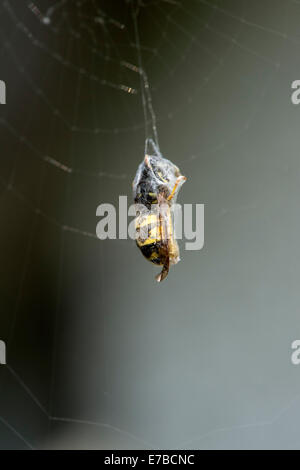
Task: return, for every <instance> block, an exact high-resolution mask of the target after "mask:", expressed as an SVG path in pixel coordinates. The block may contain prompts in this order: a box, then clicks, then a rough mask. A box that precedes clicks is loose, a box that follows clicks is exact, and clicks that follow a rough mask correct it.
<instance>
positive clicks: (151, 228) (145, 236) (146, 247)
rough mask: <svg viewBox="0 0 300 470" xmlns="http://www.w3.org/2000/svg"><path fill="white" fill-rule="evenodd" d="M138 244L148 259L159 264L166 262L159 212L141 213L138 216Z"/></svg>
mask: <svg viewBox="0 0 300 470" xmlns="http://www.w3.org/2000/svg"><path fill="white" fill-rule="evenodd" d="M136 244H137V246H138V247H139V249H140V250H141V252H142V253H143V255H144V256H145V258H147V260H148V261H151V263H154V264H157V265H163V264H164V262H165V253H164V249H163V244H162V240H161V226H160V221H159V215H158V214H147V215H140V216H138V217H137V218H136Z"/></svg>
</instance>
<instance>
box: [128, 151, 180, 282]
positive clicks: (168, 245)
mask: <svg viewBox="0 0 300 470" xmlns="http://www.w3.org/2000/svg"><path fill="white" fill-rule="evenodd" d="M185 181H186V177H185V176H183V175H181V173H180V170H179V168H178V167H177V166H176V165H174V164H173V163H172V162H171V161H169V160H167V159H166V158H163V157H162V156H161V155H160V154H159V155H146V156H145V158H144V161H143V162H142V163H141V164H140V166H139V168H138V171H137V173H136V176H135V179H134V181H133V191H134V203H135V207H136V219H135V229H136V244H137V246H138V248H139V249H140V250H141V252H142V254H143V255H144V256H145V258H146V259H147V260H149V261H150V262H151V263H153V264H155V265H157V266H162V271H161V272H160V273H159V274H158V275H157V276H156V280H157V281H158V282H161V281H163V280H164V279H165V278H166V277H167V275H168V273H169V268H170V265H174V264H177V263H178V261H180V255H179V248H178V244H177V241H176V239H175V234H174V227H173V213H172V205H173V204H174V203H175V202H176V197H177V194H178V191H179V189H180V187H181V185H182V184H183V183H184V182H185Z"/></svg>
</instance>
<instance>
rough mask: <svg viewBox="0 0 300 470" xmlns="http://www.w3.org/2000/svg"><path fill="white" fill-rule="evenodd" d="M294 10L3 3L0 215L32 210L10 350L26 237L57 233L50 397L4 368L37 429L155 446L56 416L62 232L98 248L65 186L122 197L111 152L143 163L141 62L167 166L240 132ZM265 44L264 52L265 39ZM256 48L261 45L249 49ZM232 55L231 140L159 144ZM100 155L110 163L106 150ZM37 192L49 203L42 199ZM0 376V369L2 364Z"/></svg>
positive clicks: (218, 3)
mask: <svg viewBox="0 0 300 470" xmlns="http://www.w3.org/2000/svg"><path fill="white" fill-rule="evenodd" d="M295 7H296V8H298V2H296V1H295V0H288V1H284V2H270V1H264V2H261V11H260V13H261V14H259V15H258V17H256V16H255V14H254V12H253V10H252V9H251V2H250V1H247V0H241V1H231V0H227V1H225V0H214V1H206V0H191V1H190V2H184V1H182V0H153V1H151V0H149V1H146V0H140V1H135V2H130V1H127V2H126V1H125V2H124V1H116V2H115V1H114V2H109V1H102V2H101V1H96V0H81V1H76V2H71V1H68V0H61V1H58V2H56V3H53V2H50V1H47V0H36V1H35V2H30V1H23V2H22V4H21V5H20V1H19V0H11V1H9V0H3V1H1V5H0V21H1V25H2V26H1V31H0V39H1V48H0V64H1V69H0V70H1V77H0V78H1V79H4V80H5V81H6V83H7V89H8V97H7V103H8V104H7V105H6V106H2V107H1V108H0V112H1V114H0V126H1V127H0V129H1V130H0V133H1V140H2V141H3V148H4V149H5V152H4V154H3V155H2V156H1V176H0V182H1V186H2V191H1V210H2V211H3V210H4V207H5V205H6V204H11V201H14V203H16V204H18V207H19V212H20V213H23V215H24V218H25V214H27V213H31V214H32V217H30V223H27V224H26V226H25V228H24V230H25V232H26V236H25V237H24V239H25V244H24V256H23V261H22V266H21V268H20V270H19V277H18V282H17V290H16V295H15V299H14V304H13V305H12V311H11V312H10V324H9V325H8V328H7V338H6V342H7V348H8V350H9V348H10V346H11V344H12V343H13V342H14V339H15V330H16V327H17V324H18V319H19V314H20V308H21V303H22V298H23V296H24V286H25V281H26V276H27V274H28V270H29V269H30V266H31V262H32V252H33V248H34V241H35V237H36V236H37V235H38V232H39V230H41V227H43V230H46V231H47V230H50V232H51V233H53V231H54V232H56V234H58V237H59V239H60V243H59V253H58V262H57V273H58V276H57V284H56V286H55V287H54V291H55V294H56V327H55V334H54V339H53V356H52V361H51V362H52V379H51V392H50V396H49V400H46V401H45V403H44V399H42V398H37V393H36V392H35V390H34V389H31V388H29V387H28V385H27V384H25V382H24V381H23V378H22V377H21V376H22V372H21V369H20V367H19V366H18V365H17V364H16V365H15V366H14V367H12V366H11V365H10V366H8V368H7V370H8V372H9V373H10V374H11V375H12V377H13V379H14V380H16V382H17V383H18V384H19V386H20V387H21V388H22V389H23V390H24V392H25V393H26V394H27V395H28V396H29V397H30V399H31V400H32V401H33V402H34V403H35V405H36V406H37V407H38V408H39V410H40V411H41V412H42V414H43V415H45V416H46V418H47V420H49V422H51V421H59V420H61V421H70V422H72V421H74V422H82V423H86V424H90V425H97V426H104V427H105V426H106V427H110V428H111V429H114V430H115V431H117V432H120V433H125V434H127V435H128V437H129V438H130V439H133V441H136V442H138V441H140V444H142V445H146V446H148V447H155V446H154V445H153V444H151V443H150V444H149V443H148V442H147V443H145V442H144V440H143V439H140V438H139V437H136V436H133V434H132V433H130V432H128V431H127V430H121V429H119V427H118V426H113V425H111V424H109V423H95V422H91V421H89V420H86V421H84V420H76V419H68V418H66V417H64V416H55V414H54V405H53V393H54V389H55V371H56V368H57V360H58V358H57V331H58V329H59V316H60V314H61V294H62V277H63V269H64V258H65V248H66V244H67V243H68V241H69V237H73V236H74V235H78V236H80V237H83V238H84V239H85V240H87V243H93V244H97V245H95V250H97V251H98V253H99V250H100V257H101V250H103V248H101V247H100V249H99V245H98V241H97V239H96V234H95V230H94V225H95V220H94V209H95V207H96V205H97V203H98V202H101V201H96V200H95V201H92V202H90V201H88V200H87V198H86V199H84V201H83V203H82V207H81V209H80V211H79V214H77V216H75V215H74V212H73V210H72V206H73V205H74V200H73V197H74V191H77V190H78V189H79V190H82V191H85V189H86V190H87V188H88V187H89V186H91V185H93V186H95V185H102V184H103V185H104V184H105V185H108V186H109V187H110V185H113V193H119V194H122V193H125V192H126V188H128V187H130V184H131V180H132V178H133V175H134V171H135V167H134V165H133V164H132V163H128V162H127V159H126V158H124V157H123V151H122V149H123V148H131V151H132V152H133V153H134V155H136V158H135V161H136V164H137V163H138V162H139V161H140V160H141V158H142V155H143V151H144V150H143V146H144V139H145V136H146V137H147V134H148V132H149V131H148V130H147V129H149V128H151V119H150V117H149V115H147V114H145V107H147V104H146V103H145V101H144V102H143V87H144V82H143V80H141V74H140V73H139V72H138V71H137V70H141V69H142V68H143V70H145V72H146V73H147V76H148V79H149V83H150V88H151V93H152V97H153V105H154V109H155V111H156V116H157V126H158V130H159V133H160V137H161V142H160V143H161V150H162V152H163V153H165V151H166V154H172V155H174V161H176V163H178V164H179V166H181V165H184V166H185V168H187V170H188V171H189V172H190V173H192V172H193V162H194V161H195V160H198V159H199V158H207V157H211V156H213V154H215V153H216V152H218V151H219V150H220V149H224V148H225V147H226V146H227V145H230V143H231V142H232V141H233V140H234V139H238V138H240V136H241V134H243V133H246V132H247V131H248V130H249V128H250V126H251V124H252V122H253V120H255V116H256V115H257V113H259V111H260V109H261V107H262V105H263V98H264V96H265V94H266V91H267V90H268V86H269V84H270V82H271V81H272V80H273V79H274V77H275V76H276V73H277V72H278V70H279V69H280V67H281V60H282V56H281V53H282V48H283V46H284V45H285V44H286V43H287V42H290V43H292V44H299V41H298V38H297V36H296V35H295V34H292V35H291V34H289V29H288V19H289V15H291V11H292V8H293V9H294V8H295ZM274 8H275V9H282V10H283V13H282V15H281V24H279V23H278V22H277V23H276V24H274V25H273V24H272V18H271V15H268V13H269V12H270V11H271V10H272V9H274ZM132 9H134V12H135V14H136V19H137V21H136V26H137V29H136V30H135V25H134V21H133V16H132ZM245 31H246V32H250V34H248V35H246V34H245ZM270 38H272V39H273V40H274V41H275V47H274V46H271V45H270V44H269V43H268V41H269V40H270ZM261 44H266V45H265V47H260V46H261ZM232 56H235V57H237V58H238V59H239V60H240V61H241V63H242V66H241V67H242V69H243V70H242V71H243V73H241V76H240V77H238V78H237V77H235V79H238V80H242V81H244V85H245V90H246V89H247V92H248V94H250V96H251V97H252V98H253V99H252V101H251V105H249V104H248V105H247V106H246V107H245V110H244V113H243V119H241V118H240V117H239V118H237V117H236V116H234V115H232V116H231V117H230V118H231V120H233V121H234V122H236V126H235V132H234V133H232V132H228V128H227V127H226V124H224V129H218V131H219V132H216V135H215V139H214V140H213V141H212V140H207V139H206V137H205V131H204V132H203V135H201V137H202V143H203V147H202V148H201V149H199V142H198V140H197V139H196V138H195V137H194V138H192V137H191V139H190V144H189V147H188V148H183V147H182V144H181V143H180V142H178V143H176V144H175V143H174V142H173V143H170V142H171V140H172V139H171V136H170V134H168V132H166V131H164V126H165V125H166V123H170V122H174V129H177V130H178V131H179V132H180V130H181V129H184V122H185V119H186V116H187V115H189V112H190V110H191V109H194V104H195V103H197V102H198V100H199V99H201V98H202V97H204V96H205V95H206V93H207V92H208V91H209V90H211V86H212V87H216V78H217V77H220V83H222V72H223V68H224V65H225V64H226V62H227V61H229V60H230V59H231V58H232ZM248 63H250V66H247V64H248ZM253 63H254V64H256V65H257V66H258V69H259V71H260V80H261V83H262V86H261V88H260V89H259V90H257V86H256V85H254V84H253V83H252V78H253V77H252V72H251V64H253ZM227 78H228V77H227ZM224 80H226V78H225V79H224ZM12 90H14V91H12ZM216 92H217V90H216ZM227 104H228V102H227ZM223 105H224V106H225V104H223ZM223 105H222V106H223ZM220 106H221V105H220ZM241 106H243V103H241ZM201 112H202V110H197V111H196V116H197V117H198V119H199V123H197V127H196V123H195V127H194V128H192V129H191V131H190V135H191V136H192V134H193V132H194V131H195V129H196V128H198V127H199V126H202V125H203V128H204V129H205V120H208V121H209V120H210V116H209V113H208V117H205V118H204V116H202V115H201ZM187 132H189V131H187ZM133 139H135V142H139V144H138V145H137V146H136V148H133V146H132V140H133ZM107 147H109V148H110V149H111V151H110V155H107V154H106V150H105V149H106V148H107ZM84 148H86V149H87V151H83V149H84ZM119 188H120V189H119ZM49 191H50V194H51V196H50V197H51V198H52V199H53V200H54V203H53V204H49V203H48V202H47V197H49ZM56 191H57V192H59V196H56ZM122 191H123V192H122ZM103 197H104V196H103ZM77 202H78V201H77ZM81 211H85V212H86V211H89V212H90V217H89V218H88V220H86V225H84V224H83V223H81V221H82V220H83V221H85V218H84V217H81V215H80V214H81V213H82V212H81ZM49 227H51V229H50V228H49ZM2 249H4V250H5V247H4V246H3V247H2ZM101 269H102V274H101V275H102V276H103V277H104V272H103V267H102V268H101ZM15 368H16V370H18V372H19V373H17V372H16V370H15ZM0 373H1V375H3V374H4V373H3V372H2V370H0ZM1 421H2V423H3V424H4V425H5V426H6V427H8V428H9V429H10V430H11V431H12V432H14V433H15V434H16V435H17V436H18V438H20V439H21V440H23V442H24V443H25V445H26V446H28V447H30V448H33V447H35V445H34V444H33V443H32V442H29V439H28V438H27V436H23V435H21V433H20V432H19V430H18V429H17V428H16V427H14V426H13V425H12V424H11V423H9V421H8V419H6V418H4V417H3V418H1ZM257 425H260V424H259V423H258V424H257ZM246 426H247V425H246ZM217 432H218V431H217ZM191 440H192V438H191V439H189V442H190V441H191ZM156 447H157V446H156Z"/></svg>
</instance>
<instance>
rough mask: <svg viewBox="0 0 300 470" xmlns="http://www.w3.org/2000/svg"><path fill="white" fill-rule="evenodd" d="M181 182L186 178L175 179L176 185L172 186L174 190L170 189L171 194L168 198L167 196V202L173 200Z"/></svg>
mask: <svg viewBox="0 0 300 470" xmlns="http://www.w3.org/2000/svg"><path fill="white" fill-rule="evenodd" d="M182 181H186V176H179V178H177V180H176V183H175V185H174V188H173V189H172V192H171V194H170V196H168V201H171V199H173V197H174V196H175V193H176V189H177V188H178V185H179V184H180V183H181V182H182Z"/></svg>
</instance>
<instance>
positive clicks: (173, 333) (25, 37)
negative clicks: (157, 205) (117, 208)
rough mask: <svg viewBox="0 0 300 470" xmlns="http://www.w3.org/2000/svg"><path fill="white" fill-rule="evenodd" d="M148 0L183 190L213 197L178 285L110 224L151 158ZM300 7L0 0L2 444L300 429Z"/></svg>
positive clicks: (206, 443) (201, 444)
mask: <svg viewBox="0 0 300 470" xmlns="http://www.w3.org/2000/svg"><path fill="white" fill-rule="evenodd" d="M132 8H134V11H136V12H138V16H137V22H138V30H139V35H140V43H141V44H140V46H141V47H140V52H141V58H142V63H143V67H144V69H145V71H146V72H147V75H148V78H149V82H150V86H151V91H152V96H153V105H154V108H155V111H156V114H157V119H158V131H159V138H160V147H161V150H162V152H163V154H164V155H165V156H166V157H167V158H169V159H171V160H172V161H174V162H175V163H176V164H177V165H178V166H180V168H181V170H182V173H183V174H185V175H186V176H187V177H188V182H187V183H186V184H185V185H184V187H183V189H182V191H181V193H180V197H179V202H182V203H203V204H205V246H204V248H203V250H201V251H198V252H192V251H185V250H184V245H182V246H181V258H182V261H181V262H180V263H179V264H178V265H177V266H176V267H175V268H173V269H172V270H171V272H170V275H169V277H168V279H167V280H166V281H164V282H163V283H162V284H161V285H157V283H156V282H155V280H154V276H155V274H156V273H157V269H155V268H154V267H153V266H152V265H151V264H150V263H147V261H145V260H144V259H143V257H142V256H141V254H140V253H139V252H138V250H137V248H136V247H135V244H134V242H133V241H131V240H128V241H126V240H125V241H124V240H123V241H122V240H120V241H118V240H115V241H100V240H98V239H97V238H96V237H95V231H96V224H97V221H98V220H97V218H96V208H97V206H98V205H99V204H101V203H103V202H108V203H112V204H118V197H119V195H128V197H129V201H131V199H130V198H131V181H132V179H133V177H134V174H135V171H136V168H137V166H138V164H139V163H140V161H141V160H142V158H143V150H144V140H145V130H144V127H145V122H144V117H143V108H142V100H141V87H140V86H141V84H140V80H139V76H138V74H136V73H134V72H133V71H131V70H129V69H127V68H126V67H124V65H122V63H123V61H126V62H129V63H131V64H134V65H137V64H138V51H139V48H138V47H137V46H138V42H137V38H136V37H135V34H134V28H133V18H132ZM299 20H300V4H299V3H298V2H296V1H294V0H259V1H258V0H251V1H250V0H189V1H188V0H185V1H184V0H155V1H154V0H153V1H151V0H149V1H146V0H143V1H140V2H136V1H135V2H133V5H132V2H131V1H121V0H114V1H109V0H103V1H100V0H99V1H98V0H86V1H84V0H81V1H77V2H71V1H58V2H57V3H55V2H50V1H49V0H35V2H34V3H32V2H29V1H25V0H23V1H20V0H5V1H3V0H1V5H0V79H1V80H4V81H5V82H6V86H7V104H6V105H1V107H0V148H1V157H0V214H1V221H2V222H1V231H0V237H1V244H0V246H1V263H0V269H1V297H0V298H1V316H0V339H1V340H4V341H6V344H7V365H6V366H0V447H1V448H3V449H10V448H12V449H21V448H43V449H45V448H50V449H70V448H71V449H86V448H95V449H101V448H103V449H137V448H144V449H145V448H174V449H175V448H180V449H182V448H187V449H189V448H190V449H193V448H200V449H248V448H297V449H298V448H300V442H299V437H298V436H299V432H298V423H299V419H300V367H296V366H293V365H292V364H291V360H290V356H291V352H292V351H291V343H292V341H293V340H295V339H299V337H300V323H299V280H300V266H299V232H300V218H299V200H300V185H299V176H300V160H299V122H300V107H297V106H294V105H292V103H291V98H290V97H291V83H292V81H294V80H296V79H300V68H299V56H300V55H299V52H300V29H299ZM126 87H129V88H133V89H134V90H136V91H137V92H136V93H135V94H132V93H128V92H127V91H126V90H128V89H127V88H126Z"/></svg>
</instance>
